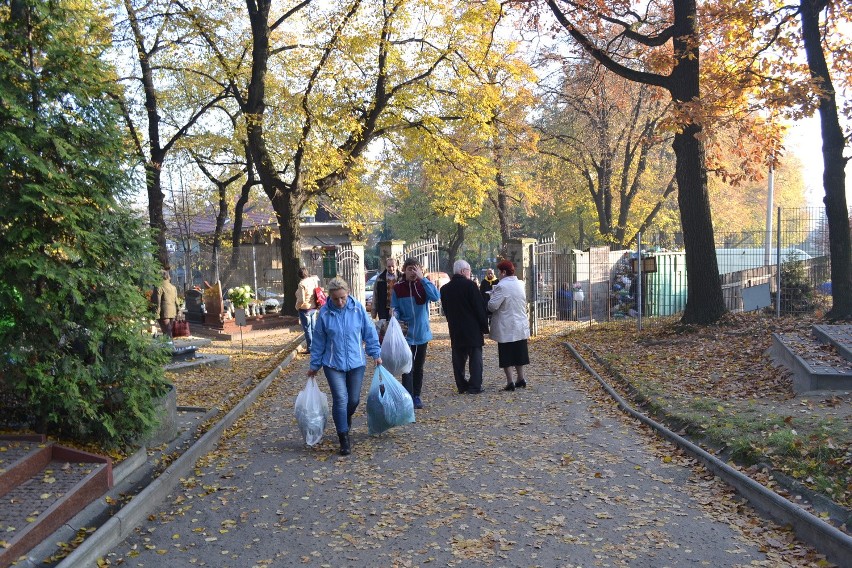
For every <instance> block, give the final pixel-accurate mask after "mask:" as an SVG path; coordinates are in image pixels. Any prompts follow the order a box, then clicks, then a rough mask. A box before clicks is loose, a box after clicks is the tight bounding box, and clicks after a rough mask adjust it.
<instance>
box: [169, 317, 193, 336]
mask: <svg viewBox="0 0 852 568" xmlns="http://www.w3.org/2000/svg"><path fill="white" fill-rule="evenodd" d="M172 337H189V322H188V321H186V320H185V319H179V320H175V321H174V322H172Z"/></svg>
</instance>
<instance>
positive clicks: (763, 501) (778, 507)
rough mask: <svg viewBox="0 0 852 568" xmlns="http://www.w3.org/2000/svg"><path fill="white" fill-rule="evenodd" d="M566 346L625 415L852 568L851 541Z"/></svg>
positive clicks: (830, 556)
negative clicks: (654, 415) (626, 392)
mask: <svg viewBox="0 0 852 568" xmlns="http://www.w3.org/2000/svg"><path fill="white" fill-rule="evenodd" d="M565 346H566V347H567V348H568V350H569V351H571V354H572V355H573V356H574V357H575V358H576V359H577V361H578V362H579V363H580V364H581V365H582V366H583V368H584V369H586V371H587V372H588V373H589V374H591V375H592V377H594V378H595V380H596V381H598V382H599V383H600V384H601V386H602V387H603V388H604V390H606V391H607V393H609V395H610V396H611V397H612V398H614V399H615V400H616V402H618V406H619V407H620V408H621V409H622V410H623V411H624V412H626V413H627V414H629V415H630V416H632V417H633V418H635V419H637V420H639V421H640V422H642V423H643V424H646V425H647V426H649V427H651V428H653V429H654V431H656V432H657V433H658V434H659V435H661V436H662V437H664V438H666V439H667V440H669V441H670V442H672V443H674V444H676V445H677V446H679V447H680V448H682V449H683V450H684V451H686V452H688V453H689V454H691V455H692V456H693V457H695V458H696V459H699V460H701V462H702V463H703V464H704V466H705V467H706V468H707V469H709V470H710V471H712V472H713V473H714V474H716V475H718V476H719V478H721V479H722V480H723V481H724V482H725V483H727V484H728V485H730V486H732V487H733V488H734V489H736V491H737V492H738V493H739V494H740V495H742V496H743V497H745V498H746V499H747V500H748V501H749V503H751V505H752V506H753V507H754V508H755V509H757V510H758V511H761V512H762V513H764V514H766V515H768V516H769V517H770V518H772V519H773V520H775V521H776V522H778V523H781V524H789V525H790V526H791V527H793V531H794V532H795V533H796V536H798V537H799V538H800V539H802V540H803V541H804V542H806V543H808V544H809V545H811V546H813V547H814V548H815V549H816V550H818V551H820V552H821V553H822V554H825V555H826V557H827V558H828V559H829V560H830V561H832V562H835V563H837V564H838V565H839V566H850V564H849V559H850V558H852V537H850V536H849V535H847V534H845V533H843V532H842V531H840V530H838V529H836V528H835V527H833V526H831V525H830V524H828V523H826V522H825V521H823V520H822V519H819V518H818V517H815V516H814V515H811V514H810V513H808V512H807V511H805V510H804V509H801V508H799V507H798V506H796V505H794V504H793V503H791V502H790V501H788V500H787V499H785V498H783V497H781V496H780V495H778V494H777V493H775V492H773V491H771V490H769V489H767V488H766V487H764V486H763V485H761V484H760V483H758V482H756V481H755V480H753V479H752V478H750V477H748V476H747V475H745V474H743V473H741V472H739V471H737V470H736V469H734V468H732V467H731V466H729V465H728V464H726V463H725V462H723V461H721V460H719V459H718V458H717V457H715V456H713V455H712V454H710V453H708V452H706V451H704V450H703V449H702V448H700V447H698V446H696V445H695V444H693V443H692V442H690V441H689V440H687V439H685V438H682V437H681V436H679V435H677V434H675V433H674V432H672V431H671V430H669V429H668V428H666V427H665V426H663V425H662V424H659V423H658V422H655V421H654V420H651V419H650V418H648V417H647V416H645V415H644V414H642V413H640V412H637V411H636V410H634V409H633V408H631V406H630V405H629V404H628V403H627V402H626V401H625V400H624V399H623V398H622V397H621V396H620V395H619V394H618V393H617V392H616V391H615V389H613V388H612V387H611V386H610V385H609V384H608V383H607V382H606V381H605V380H604V379H603V378H602V377H601V376H600V375H598V373H596V372H595V370H594V369H592V368H591V367H590V366H589V365H588V364H587V363H586V361H585V360H584V359H583V357H582V356H581V355H580V354H579V353H578V352H577V350H576V349H574V346H573V345H572V344H571V343H566V344H565Z"/></svg>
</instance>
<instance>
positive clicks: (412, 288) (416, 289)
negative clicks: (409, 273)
mask: <svg viewBox="0 0 852 568" xmlns="http://www.w3.org/2000/svg"><path fill="white" fill-rule="evenodd" d="M393 291H394V292H396V297H397V299H400V300H401V299H402V298H413V299H414V303H415V304H417V305H418V306H422V305H423V304H425V303H426V301H427V298H426V289H425V288H424V287H423V282H421V281H420V280H415V281H414V282H411V281H409V280H403V281H402V282H399V283H398V284H396V285H394V287H393Z"/></svg>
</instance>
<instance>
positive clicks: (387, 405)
mask: <svg viewBox="0 0 852 568" xmlns="http://www.w3.org/2000/svg"><path fill="white" fill-rule="evenodd" d="M382 360H383V361H384V359H382ZM411 422H414V401H412V400H411V395H410V394H408V391H407V390H405V387H404V386H402V384H400V382H399V381H398V380H396V379H395V378H394V377H393V375H391V374H390V373H388V371H387V369H385V368H384V365H379V366H378V367H376V372H375V373H373V382H372V384H370V392H369V394H368V395H367V428H368V430H369V432H370V434H381V433H382V432H384V431H385V430H388V429H390V428H393V427H394V426H401V425H402V424H409V423H411Z"/></svg>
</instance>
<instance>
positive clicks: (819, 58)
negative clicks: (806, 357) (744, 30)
mask: <svg viewBox="0 0 852 568" xmlns="http://www.w3.org/2000/svg"><path fill="white" fill-rule="evenodd" d="M826 6H827V2H826V1H825V0H801V3H800V7H801V18H802V40H803V42H804V46H805V55H806V56H807V60H808V68H809V69H810V72H811V77H813V78H814V79H816V81H817V82H818V84H819V86H820V88H821V89H822V91H823V95H822V97H820V101H819V121H820V128H821V129H822V163H823V174H822V184H823V188H824V190H825V197H824V198H823V202H824V203H825V213H826V216H827V217H828V242H829V252H830V254H831V299H832V303H833V305H832V308H831V310H830V311H829V312H828V314H826V316H827V317H828V318H829V319H832V320H838V319H844V320H849V319H852V242H850V235H849V212H848V205H847V203H846V172H845V167H846V159H845V158H844V157H843V148H844V140H843V130H842V129H841V128H840V120H839V119H838V116H837V99H836V95H835V91H834V85H833V84H832V81H831V75H830V74H829V71H828V65H827V64H826V61H825V54H824V53H823V50H822V35H821V33H820V27H819V14H820V12H821V11H822V10H823V9H825V8H826Z"/></svg>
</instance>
